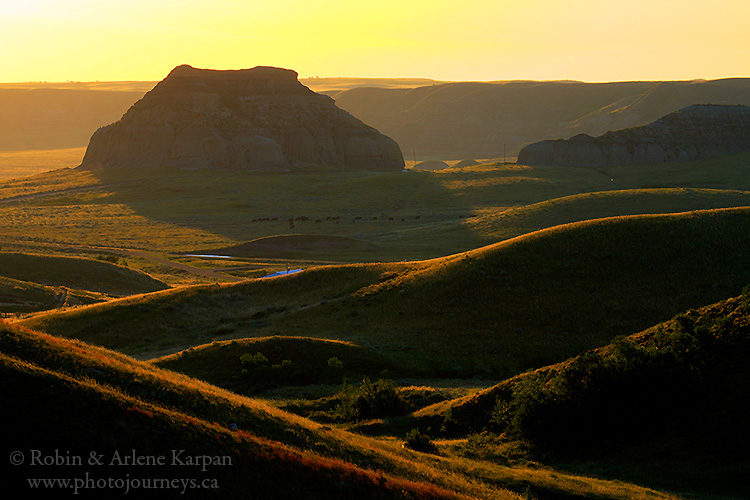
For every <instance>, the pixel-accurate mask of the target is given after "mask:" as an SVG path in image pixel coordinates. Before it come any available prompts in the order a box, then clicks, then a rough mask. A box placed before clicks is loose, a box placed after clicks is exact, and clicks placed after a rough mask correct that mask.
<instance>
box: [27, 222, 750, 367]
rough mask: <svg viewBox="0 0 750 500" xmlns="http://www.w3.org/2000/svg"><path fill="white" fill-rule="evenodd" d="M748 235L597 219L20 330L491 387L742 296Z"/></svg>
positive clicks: (46, 317) (72, 314) (68, 316)
mask: <svg viewBox="0 0 750 500" xmlns="http://www.w3.org/2000/svg"><path fill="white" fill-rule="evenodd" d="M749 225H750V210H749V209H747V208H739V209H725V210H710V211H697V212H689V213H682V214H673V215H661V216H651V215H647V216H631V217H617V218H609V219H599V220H593V221H586V222H580V223H574V224H569V225H564V226H558V227H555V228H551V229H547V230H543V231H538V232H535V233H531V234H529V235H525V236H522V237H518V238H514V239H511V240H507V241H504V242H501V243H498V244H495V245H491V246H488V247H483V248H480V249H477V250H473V251H470V252H466V253H461V254H456V255H452V256H449V257H445V258H440V259H434V260H429V261H420V262H412V263H391V264H372V265H356V266H332V267H321V268H317V269H312V270H309V271H305V272H303V273H299V274H296V275H292V276H290V277H285V278H281V279H278V278H277V279H272V280H255V281H249V282H246V283H239V284H236V285H222V286H213V287H193V288H187V289H182V290H170V291H166V292H159V293H157V294H152V295H146V296H143V297H138V298H132V299H123V300H120V301H115V302H112V303H108V304H103V305H95V306H89V307H85V308H81V309H77V310H72V311H66V312H60V313H48V314H41V315H38V316H35V317H33V318H30V319H29V320H27V321H26V322H25V323H26V324H27V325H29V326H33V327H35V328H40V329H43V330H45V331H48V332H52V333H56V334H61V335H68V336H72V337H77V338H82V339H85V340H87V341H90V342H93V343H98V344H102V345H106V346H109V347H112V348H116V349H121V350H123V351H125V352H129V353H140V354H141V355H146V356H147V355H148V353H149V352H156V351H158V350H159V349H161V350H166V351H168V350H169V349H170V348H171V349H173V350H175V351H176V350H179V349H180V348H184V347H187V346H189V345H197V344H204V343H206V341H207V340H209V339H211V338H212V337H213V338H237V337H260V336H266V335H268V334H269V333H283V334H284V335H295V336H314V337H318V338H335V339H347V340H351V341H354V342H356V343H359V344H361V345H364V346H369V347H373V348H376V349H377V350H378V352H380V353H381V354H383V355H385V356H386V357H389V358H391V359H393V360H395V361H397V362H398V363H401V364H402V365H403V366H404V367H410V368H411V369H423V370H427V371H429V372H431V373H436V374H439V375H442V376H446V375H447V376H451V375H467V374H487V375H494V376H497V375H502V374H507V373H515V372H516V371H518V370H519V369H521V368H525V367H531V366H540V365H543V364H546V363H549V362H552V361H558V360H561V359H564V358H565V357H567V356H570V355H573V354H575V353H577V352H581V351H583V350H586V349H589V348H591V347H595V346H598V345H602V344H605V343H607V342H608V341H610V340H611V339H612V338H613V337H615V336H616V335H621V334H626V333H628V332H632V331H637V330H639V329H642V328H645V327H646V326H648V325H649V324H653V323H655V322H657V321H661V320H664V319H666V318H669V317H670V316H672V315H674V314H675V313H677V312H679V311H682V310H685V309H687V308H689V307H695V306H699V305H701V304H705V303H709V302H713V301H716V300H719V299H721V298H724V297H728V296H732V295H734V294H736V293H737V292H738V291H739V290H740V289H741V287H742V286H743V285H744V284H746V283H747V282H750V263H749V262H748V252H747V249H748V248H750V233H749V232H748V231H747V227H748V226H749ZM217 324H218V325H220V327H217ZM144 331H148V333H147V334H145V333H140V332H144ZM136 332H139V333H136Z"/></svg>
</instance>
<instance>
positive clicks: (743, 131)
mask: <svg viewBox="0 0 750 500" xmlns="http://www.w3.org/2000/svg"><path fill="white" fill-rule="evenodd" d="M744 151H750V107H747V106H739V105H737V106H728V105H712V104H699V105H694V106H688V107H687V108H683V109H681V110H679V111H676V112H674V113H670V114H668V115H666V116H664V117H663V118H660V119H658V120H656V121H655V122H653V123H650V124H648V125H644V126H642V127H635V128H628V129H623V130H618V131H615V132H607V133H606V134H604V135H600V136H599V137H591V136H589V135H586V134H580V135H577V136H575V137H571V138H570V139H557V140H549V141H541V142H536V143H534V144H529V145H528V146H526V147H525V148H523V149H522V150H521V152H520V153H519V154H518V163H520V164H522V165H561V166H597V167H603V166H613V165H629V164H647V163H664V162H670V161H684V160H696V159H700V158H710V157H712V156H719V155H722V154H729V153H739V152H744Z"/></svg>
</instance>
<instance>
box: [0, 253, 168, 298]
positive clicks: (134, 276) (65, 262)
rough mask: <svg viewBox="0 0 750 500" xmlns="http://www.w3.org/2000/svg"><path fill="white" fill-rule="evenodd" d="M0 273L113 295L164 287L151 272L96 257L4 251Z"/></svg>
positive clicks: (43, 283)
mask: <svg viewBox="0 0 750 500" xmlns="http://www.w3.org/2000/svg"><path fill="white" fill-rule="evenodd" d="M0 276H5V277H8V278H11V279H15V280H21V281H30V282H34V283H39V284H42V285H48V286H64V287H68V288H75V289H79V290H89V291H92V292H100V293H106V294H107V295H113V296H124V295H132V294H137V293H147V292H153V291H156V290H163V289H164V288H166V285H165V284H164V283H162V282H161V281H159V280H156V279H154V278H152V277H151V276H148V275H147V274H144V273H141V272H138V271H134V270H131V269H128V268H125V267H120V266H116V265H114V264H110V263H108V262H103V261H99V260H93V259H80V258H71V257H54V256H49V255H32V254H20V253H8V252H0Z"/></svg>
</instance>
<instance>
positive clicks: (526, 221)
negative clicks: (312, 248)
mask: <svg viewBox="0 0 750 500" xmlns="http://www.w3.org/2000/svg"><path fill="white" fill-rule="evenodd" d="M748 187H750V186H748ZM742 206H750V191H747V190H729V189H706V188H659V189H625V190H612V191H595V192H590V193H581V194H575V195H571V196H564V197H562V198H554V199H550V200H545V201H542V202H539V203H532V204H529V205H523V206H518V207H511V208H506V209H497V208H492V207H489V208H476V209H475V210H474V213H475V215H474V216H473V217H470V218H468V219H466V220H464V221H461V222H460V223H454V222H451V223H438V224H433V225H431V226H425V227H421V228H415V229H406V230H401V231H397V232H394V233H392V234H389V235H386V236H384V237H383V239H384V240H396V241H398V240H404V239H406V238H414V239H415V240H423V241H435V240H444V241H453V242H460V241H461V238H462V236H463V235H465V234H466V230H467V229H470V234H472V235H474V237H475V238H477V239H479V240H480V241H482V242H484V243H486V244H488V243H492V242H495V241H501V240H504V239H508V238H514V237H516V236H521V235H523V234H527V233H531V232H533V231H538V230H540V229H544V228H548V227H553V226H557V225H561V224H568V223H571V222H579V221H584V220H589V219H599V218H604V217H615V216H623V215H639V214H660V213H674V212H687V211H691V210H706V209H711V208H725V207H726V208H729V207H742Z"/></svg>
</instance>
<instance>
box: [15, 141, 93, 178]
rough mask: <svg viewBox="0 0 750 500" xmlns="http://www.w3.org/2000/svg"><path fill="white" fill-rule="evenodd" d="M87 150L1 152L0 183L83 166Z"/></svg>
mask: <svg viewBox="0 0 750 500" xmlns="http://www.w3.org/2000/svg"><path fill="white" fill-rule="evenodd" d="M85 151H86V148H66V149H45V150H34V149H31V150H19V151H0V181H5V180H9V179H18V178H20V177H28V176H30V175H36V174H40V173H42V172H47V171H50V170H57V169H59V168H64V167H75V166H77V165H80V164H81V160H82V159H83V154H84V153H85Z"/></svg>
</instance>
